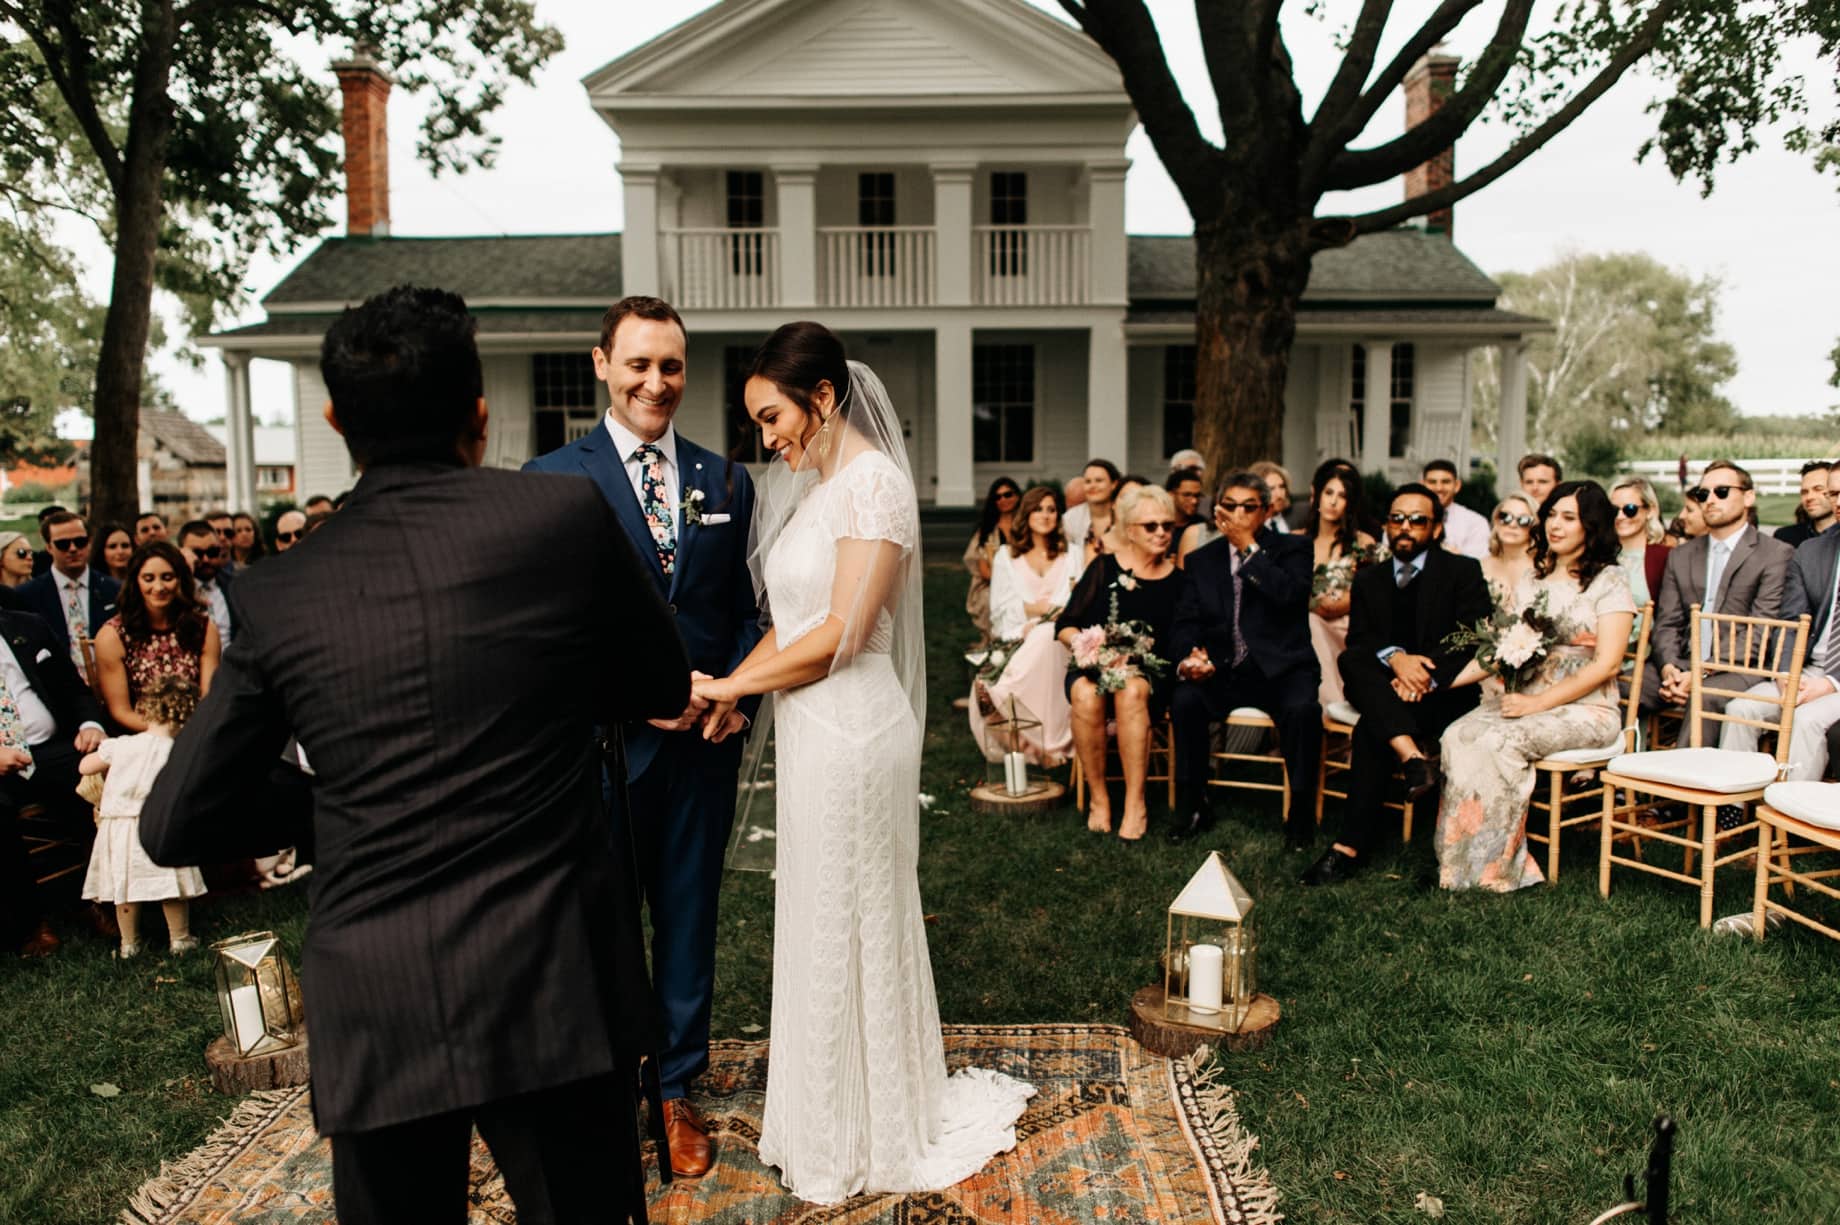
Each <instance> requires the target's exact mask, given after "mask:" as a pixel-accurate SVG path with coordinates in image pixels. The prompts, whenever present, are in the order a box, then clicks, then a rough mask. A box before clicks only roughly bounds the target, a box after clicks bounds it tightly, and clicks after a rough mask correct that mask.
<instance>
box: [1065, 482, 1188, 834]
mask: <svg viewBox="0 0 1840 1225" xmlns="http://www.w3.org/2000/svg"><path fill="white" fill-rule="evenodd" d="M1088 471H1089V472H1090V471H1091V469H1090V468H1089V469H1088ZM1115 510H1116V515H1117V518H1118V519H1119V520H1120V521H1122V522H1123V523H1124V524H1125V525H1126V527H1125V533H1124V545H1123V547H1121V548H1120V549H1118V550H1117V551H1116V552H1113V553H1106V554H1103V555H1102V556H1100V557H1099V558H1098V559H1097V560H1095V561H1094V562H1093V563H1092V564H1091V565H1090V566H1088V567H1087V568H1086V572H1085V574H1084V575H1082V576H1081V578H1080V583H1079V586H1077V587H1076V588H1074V592H1073V595H1072V596H1071V597H1070V598H1069V599H1068V601H1067V608H1066V611H1064V612H1062V613H1061V615H1060V616H1059V617H1058V618H1056V619H1055V622H1054V632H1055V636H1056V637H1057V638H1058V639H1059V640H1060V643H1061V645H1062V646H1064V647H1066V648H1067V649H1068V650H1070V651H1071V650H1074V644H1075V642H1076V640H1079V639H1080V632H1081V631H1082V630H1090V629H1093V628H1095V627H1103V626H1105V625H1106V624H1107V622H1109V621H1111V619H1112V611H1111V609H1112V603H1113V599H1114V597H1116V601H1117V608H1118V619H1119V620H1120V621H1141V622H1143V623H1144V624H1145V625H1147V626H1148V627H1149V629H1150V636H1151V638H1152V639H1153V640H1154V641H1153V645H1152V647H1151V651H1152V653H1154V654H1156V655H1158V656H1160V657H1163V658H1168V654H1167V645H1166V644H1167V643H1168V642H1169V641H1170V637H1169V635H1170V627H1171V624H1172V623H1173V621H1174V618H1175V609H1176V602H1177V600H1178V598H1179V597H1180V596H1181V594H1182V591H1183V588H1184V586H1185V585H1186V580H1185V579H1184V577H1183V575H1182V573H1181V572H1180V571H1179V570H1177V569H1176V567H1175V564H1174V563H1173V562H1171V561H1170V560H1169V556H1168V555H1169V541H1170V538H1171V536H1172V535H1173V534H1174V528H1175V515H1176V508H1175V503H1174V502H1172V501H1170V498H1169V494H1168V492H1167V491H1165V490H1164V489H1163V488H1162V487H1161V486H1157V485H1140V486H1137V487H1135V488H1133V489H1132V490H1131V491H1130V492H1129V493H1128V494H1127V495H1125V496H1123V497H1120V498H1119V499H1118V503H1117V506H1116V508H1115ZM1070 547H1071V546H1070ZM1100 679H1101V677H1100V675H1099V673H1098V671H1097V669H1094V668H1085V669H1082V670H1081V671H1078V672H1071V671H1070V672H1068V673H1067V674H1066V677H1065V679H1064V682H1063V683H1064V684H1065V685H1066V688H1067V698H1068V701H1069V703H1070V704H1071V706H1072V718H1073V751H1074V752H1075V753H1077V754H1079V758H1080V768H1081V770H1082V772H1083V773H1084V774H1085V775H1086V781H1087V795H1088V803H1087V810H1086V828H1087V829H1090V830H1092V831H1093V832H1094V833H1099V834H1109V833H1111V831H1112V800H1111V795H1110V793H1109V792H1108V791H1107V790H1106V785H1105V724H1106V714H1107V707H1110V710H1111V718H1112V720H1113V722H1115V723H1116V724H1117V728H1118V757H1119V760H1120V762H1121V763H1122V764H1123V767H1124V819H1123V821H1122V822H1120V824H1119V826H1118V836H1119V837H1120V838H1123V839H1125V840H1126V841H1135V840H1137V839H1139V838H1142V837H1143V836H1144V833H1145V831H1146V830H1147V829H1148V828H1149V825H1150V809H1149V805H1148V803H1147V802H1146V800H1145V798H1144V777H1145V776H1146V775H1147V774H1148V773H1149V772H1150V727H1151V723H1152V721H1153V720H1155V719H1160V718H1161V717H1162V713H1163V711H1164V709H1165V708H1166V707H1167V704H1168V698H1169V685H1170V681H1171V680H1172V678H1171V676H1170V674H1169V671H1168V670H1167V669H1165V670H1164V672H1163V674H1162V675H1161V676H1155V677H1146V676H1143V675H1141V674H1140V675H1134V676H1131V677H1129V678H1128V679H1127V680H1126V681H1125V682H1124V685H1123V687H1122V688H1120V689H1118V690H1117V691H1116V692H1113V693H1109V694H1108V693H1105V692H1102V691H1101V690H1100V689H1099V686H1098V681H1099V680H1100Z"/></svg>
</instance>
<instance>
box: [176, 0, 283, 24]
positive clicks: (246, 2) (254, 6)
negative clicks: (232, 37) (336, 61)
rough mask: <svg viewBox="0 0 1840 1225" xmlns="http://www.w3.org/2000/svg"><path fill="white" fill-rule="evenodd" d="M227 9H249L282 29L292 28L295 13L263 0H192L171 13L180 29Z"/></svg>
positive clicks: (201, 21)
mask: <svg viewBox="0 0 1840 1225" xmlns="http://www.w3.org/2000/svg"><path fill="white" fill-rule="evenodd" d="M228 9H249V10H251V11H252V12H257V13H262V14H265V15H266V16H267V17H269V18H270V19H271V20H273V21H274V22H275V24H276V25H278V26H280V27H281V28H282V29H284V30H289V31H291V30H293V28H294V21H295V18H296V17H297V14H296V13H294V12H291V11H289V10H288V9H286V8H283V7H282V6H281V5H279V4H267V3H264V2H263V0H192V2H191V3H190V4H188V5H186V6H185V7H183V8H181V9H179V10H178V11H177V12H176V13H174V14H173V19H174V22H175V24H177V25H178V27H179V28H180V29H184V28H186V27H187V26H191V27H194V28H195V27H196V26H198V25H200V24H202V23H203V22H204V21H205V20H206V19H208V18H211V17H215V16H216V15H217V14H218V13H221V12H224V11H226V10H228Z"/></svg>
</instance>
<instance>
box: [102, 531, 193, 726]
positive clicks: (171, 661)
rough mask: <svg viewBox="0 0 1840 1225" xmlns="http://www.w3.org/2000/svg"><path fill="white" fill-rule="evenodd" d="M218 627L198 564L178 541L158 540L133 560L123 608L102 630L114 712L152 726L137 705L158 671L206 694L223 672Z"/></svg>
mask: <svg viewBox="0 0 1840 1225" xmlns="http://www.w3.org/2000/svg"><path fill="white" fill-rule="evenodd" d="M217 654H218V642H217V627H216V626H215V625H213V624H212V623H211V618H210V617H209V616H208V615H207V614H206V613H205V611H204V609H203V608H202V607H201V606H200V605H199V604H198V599H197V595H196V589H195V588H194V587H193V586H192V568H191V566H189V565H188V564H187V563H186V560H185V554H183V553H181V552H180V551H179V550H178V548H177V546H175V545H173V544H170V543H169V542H167V541H164V540H150V541H148V542H147V543H146V544H144V545H142V546H141V547H140V548H139V549H137V550H136V551H135V554H134V557H133V559H132V560H130V561H129V562H128V581H127V582H126V583H125V584H123V586H122V589H121V611H120V612H118V613H116V614H115V615H114V616H113V617H110V618H109V620H108V622H107V623H106V624H105V625H103V627H102V628H101V629H100V630H98V631H97V632H96V669H97V671H98V672H99V673H100V674H101V677H102V696H103V700H104V702H105V703H106V704H107V706H108V708H109V718H110V719H111V720H112V721H113V722H114V723H115V725H116V726H117V727H119V728H121V729H122V730H124V731H129V732H144V731H146V730H147V721H146V720H145V719H143V718H142V717H141V716H140V715H138V714H136V713H135V710H134V704H135V702H137V701H138V700H139V699H140V696H141V693H142V692H143V691H145V689H146V688H147V685H148V684H149V683H150V682H151V681H152V680H153V679H154V678H155V677H158V676H175V677H178V678H179V679H181V680H185V681H189V682H190V683H192V684H194V685H196V686H198V692H199V694H200V696H202V695H203V694H204V693H205V692H206V691H207V690H209V689H210V687H211V678H212V676H213V675H215V674H216V672H217Z"/></svg>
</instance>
